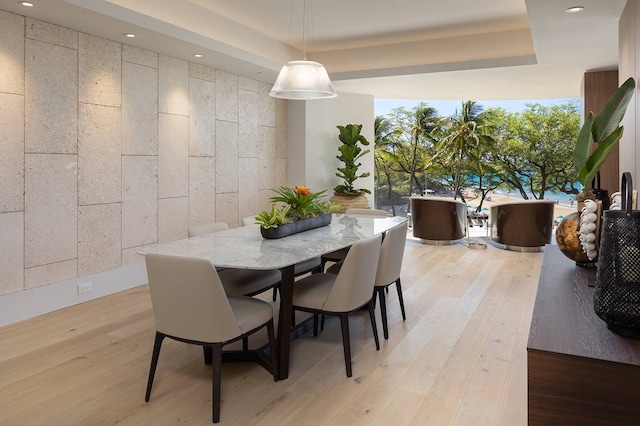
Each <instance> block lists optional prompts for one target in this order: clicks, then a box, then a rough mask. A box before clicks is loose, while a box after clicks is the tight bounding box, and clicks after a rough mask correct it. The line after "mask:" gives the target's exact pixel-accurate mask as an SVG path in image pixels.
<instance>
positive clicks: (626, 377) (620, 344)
mask: <svg viewBox="0 0 640 426" xmlns="http://www.w3.org/2000/svg"><path fill="white" fill-rule="evenodd" d="M595 273H596V269H595V268H583V267H579V266H576V265H575V263H574V262H573V261H571V260H569V259H568V258H566V257H565V256H564V255H563V254H562V253H561V252H560V250H559V249H558V247H557V246H555V245H547V246H546V247H545V253H544V260H543V263H542V270H541V273H540V281H539V284H538V293H537V296H536V302H535V306H534V309H533V317H532V321H531V330H530V333H529V343H528V345H527V367H528V373H527V374H528V402H529V405H528V418H529V424H530V425H551V424H563V425H568V424H580V425H596V424H602V425H626V424H633V425H639V424H640V340H635V339H630V338H625V337H621V336H618V335H617V334H614V333H613V332H611V331H610V330H609V329H607V325H606V323H605V322H604V321H602V320H601V319H600V318H598V316H597V315H596V314H595V312H594V310H593V292H594V287H591V286H593V285H594V284H595Z"/></svg>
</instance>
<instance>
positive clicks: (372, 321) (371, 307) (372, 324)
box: [367, 297, 380, 351]
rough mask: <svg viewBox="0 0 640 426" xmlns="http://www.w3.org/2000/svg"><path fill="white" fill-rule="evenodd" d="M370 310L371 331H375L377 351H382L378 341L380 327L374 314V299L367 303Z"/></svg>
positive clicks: (374, 337)
mask: <svg viewBox="0 0 640 426" xmlns="http://www.w3.org/2000/svg"><path fill="white" fill-rule="evenodd" d="M367 308H369V319H371V329H372V330H373V339H374V340H375V341H376V350H377V351H379V350H380V340H379V339H378V326H377V325H376V316H375V314H374V313H373V297H372V298H371V300H369V303H367Z"/></svg>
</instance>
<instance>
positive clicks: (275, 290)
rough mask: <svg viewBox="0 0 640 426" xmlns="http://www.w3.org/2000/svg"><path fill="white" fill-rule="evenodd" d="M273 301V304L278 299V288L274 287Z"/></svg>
mask: <svg viewBox="0 0 640 426" xmlns="http://www.w3.org/2000/svg"><path fill="white" fill-rule="evenodd" d="M272 298H273V301H274V302H275V301H276V299H277V298H278V287H274V288H273V297H272Z"/></svg>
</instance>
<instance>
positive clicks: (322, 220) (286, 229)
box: [260, 213, 333, 240]
mask: <svg viewBox="0 0 640 426" xmlns="http://www.w3.org/2000/svg"><path fill="white" fill-rule="evenodd" d="M332 218H333V215H331V213H328V214H324V215H321V216H316V217H309V218H306V219H302V220H298V221H295V222H292V223H285V224H284V225H280V226H278V227H277V228H267V229H265V228H263V227H260V233H261V234H262V237H263V238H266V239H269V240H273V239H277V238H283V237H287V236H289V235H293V234H297V233H298V232H304V231H308V230H309V229H313V228H319V227H321V226H326V225H328V224H330V223H331V219H332Z"/></svg>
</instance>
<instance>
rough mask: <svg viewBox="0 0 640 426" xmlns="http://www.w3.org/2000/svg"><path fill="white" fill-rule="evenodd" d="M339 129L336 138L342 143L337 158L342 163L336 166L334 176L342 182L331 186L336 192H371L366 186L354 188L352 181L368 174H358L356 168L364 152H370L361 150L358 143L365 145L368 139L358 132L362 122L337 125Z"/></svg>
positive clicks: (354, 193) (355, 193)
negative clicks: (333, 186)
mask: <svg viewBox="0 0 640 426" xmlns="http://www.w3.org/2000/svg"><path fill="white" fill-rule="evenodd" d="M337 127H338V130H340V135H339V136H338V139H340V142H342V145H340V147H338V150H339V151H340V155H338V156H337V158H338V160H340V161H342V162H343V163H344V165H343V166H342V167H339V168H338V171H337V172H336V176H338V177H339V178H342V184H340V185H338V186H336V187H335V188H333V191H334V192H335V193H336V194H353V195H357V194H361V193H363V192H366V193H367V194H371V191H369V190H368V189H366V188H358V189H356V188H354V186H353V185H354V182H355V181H356V179H358V178H364V177H368V176H370V173H369V172H365V173H361V174H359V175H358V169H359V168H360V166H361V165H362V163H359V162H358V160H359V159H360V158H361V157H362V156H363V155H365V154H368V153H369V152H370V150H369V149H365V150H363V149H362V148H361V147H360V146H359V144H361V145H364V146H367V145H369V141H368V140H367V138H365V137H364V135H362V134H361V133H360V132H361V131H362V124H347V125H346V126H337Z"/></svg>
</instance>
